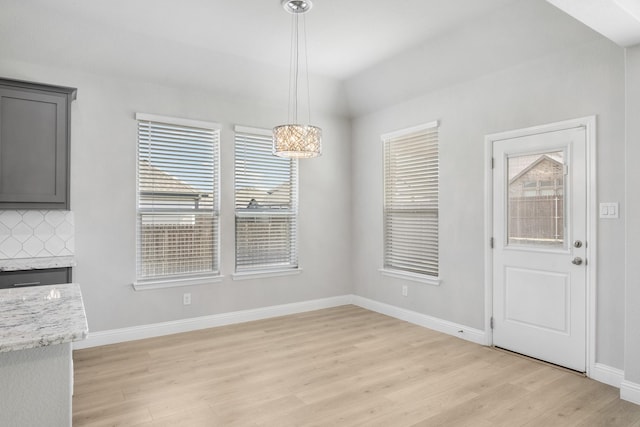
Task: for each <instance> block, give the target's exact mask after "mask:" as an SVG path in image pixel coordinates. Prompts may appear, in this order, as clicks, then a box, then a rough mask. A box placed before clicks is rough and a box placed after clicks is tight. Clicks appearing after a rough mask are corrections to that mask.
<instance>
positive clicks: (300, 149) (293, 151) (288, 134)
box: [273, 0, 322, 159]
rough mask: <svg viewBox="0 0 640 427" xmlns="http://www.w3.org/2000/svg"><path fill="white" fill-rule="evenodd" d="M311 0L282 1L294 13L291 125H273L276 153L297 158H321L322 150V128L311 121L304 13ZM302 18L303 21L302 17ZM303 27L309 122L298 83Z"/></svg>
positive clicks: (290, 77)
mask: <svg viewBox="0 0 640 427" xmlns="http://www.w3.org/2000/svg"><path fill="white" fill-rule="evenodd" d="M311 6H312V2H311V0H282V7H284V10H286V11H287V12H289V13H290V14H291V62H290V70H289V113H288V122H289V124H285V125H280V126H276V127H274V128H273V154H275V155H276V156H280V157H289V158H294V159H299V158H310V157H317V156H319V155H320V154H321V152H322V129H320V128H319V127H317V126H313V125H311V124H309V123H310V122H311V105H310V101H309V71H308V66H307V38H306V26H305V19H304V14H305V13H307V12H308V11H309V10H311ZM300 18H302V22H301V19H300ZM300 27H302V32H303V42H304V44H303V46H302V50H303V55H302V56H303V59H304V61H305V70H304V71H305V75H304V76H305V80H306V90H307V96H306V98H307V124H299V122H298V82H299V80H300V48H301V47H300Z"/></svg>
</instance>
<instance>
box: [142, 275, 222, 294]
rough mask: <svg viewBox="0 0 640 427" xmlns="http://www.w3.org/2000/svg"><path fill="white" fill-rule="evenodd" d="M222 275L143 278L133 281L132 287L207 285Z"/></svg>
mask: <svg viewBox="0 0 640 427" xmlns="http://www.w3.org/2000/svg"><path fill="white" fill-rule="evenodd" d="M223 277H224V276H198V277H176V278H173V279H159V280H145V281H140V282H133V289H135V290H136V291H149V290H152V289H165V288H178V287H181V286H193V285H207V284H210V283H220V282H222V278H223Z"/></svg>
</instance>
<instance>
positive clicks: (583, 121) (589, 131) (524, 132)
mask: <svg viewBox="0 0 640 427" xmlns="http://www.w3.org/2000/svg"><path fill="white" fill-rule="evenodd" d="M576 127H584V128H585V138H586V141H585V143H586V146H585V162H586V175H587V179H586V185H587V189H586V190H587V212H586V236H585V241H586V242H587V246H586V256H585V258H586V259H587V263H586V266H585V268H586V269H587V271H586V281H587V283H586V305H587V306H586V307H585V313H586V319H585V321H586V325H585V326H586V336H585V340H586V341H585V342H586V349H585V350H586V355H585V361H586V363H585V366H586V374H587V376H588V377H591V373H592V372H593V369H594V367H595V362H596V283H597V281H596V280H597V274H596V273H597V266H598V263H597V259H596V256H597V250H596V249H597V247H598V244H597V237H598V233H597V231H598V230H597V225H598V221H597V216H596V215H597V212H598V209H597V204H596V203H597V194H596V190H597V185H596V182H597V181H596V116H595V115H594V116H587V117H580V118H577V119H571V120H564V121H560V122H555V123H549V124H543V125H539V126H532V127H528V128H524V129H515V130H509V131H505V132H499V133H493V134H488V135H486V136H485V138H484V140H485V147H484V151H485V168H484V169H485V182H484V187H485V202H484V205H485V206H484V210H485V226H484V230H485V234H484V236H485V242H486V243H485V244H486V246H485V247H486V248H487V250H486V251H485V257H484V262H485V292H484V295H485V301H484V307H485V310H484V314H485V319H484V320H485V322H484V330H485V331H486V334H485V337H486V342H485V344H486V345H488V346H491V345H493V330H492V328H491V317H492V316H493V250H492V247H491V239H492V237H493V161H492V157H493V143H494V142H496V141H501V140H504V139H512V138H518V137H522V136H530V135H536V134H540V133H548V132H555V131H560V130H566V129H572V128H576Z"/></svg>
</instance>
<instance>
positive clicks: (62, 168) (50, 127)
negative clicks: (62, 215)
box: [0, 78, 76, 210]
mask: <svg viewBox="0 0 640 427" xmlns="http://www.w3.org/2000/svg"><path fill="white" fill-rule="evenodd" d="M75 97H76V89H74V88H68V87H61V86H51V85H44V84H38V83H29V82H22V81H17V80H9V79H2V78H0V209H65V210H69V207H70V205H69V139H70V134H69V133H70V117H71V101H73V100H74V99H75Z"/></svg>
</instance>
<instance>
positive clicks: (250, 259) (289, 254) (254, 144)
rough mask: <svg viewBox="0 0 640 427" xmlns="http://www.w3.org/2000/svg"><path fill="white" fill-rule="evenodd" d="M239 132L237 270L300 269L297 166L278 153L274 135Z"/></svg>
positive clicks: (240, 130)
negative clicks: (277, 154) (274, 146)
mask: <svg viewBox="0 0 640 427" xmlns="http://www.w3.org/2000/svg"><path fill="white" fill-rule="evenodd" d="M235 131H236V136H235V212H236V272H237V273H243V272H269V271H274V270H286V269H296V268H297V267H298V250H297V241H296V232H297V216H298V204H297V201H298V197H297V192H298V162H297V160H293V159H285V158H281V157H276V156H275V155H273V153H272V144H273V143H272V139H271V138H272V137H271V132H270V131H266V130H262V129H253V128H246V127H241V126H236V129H235Z"/></svg>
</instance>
